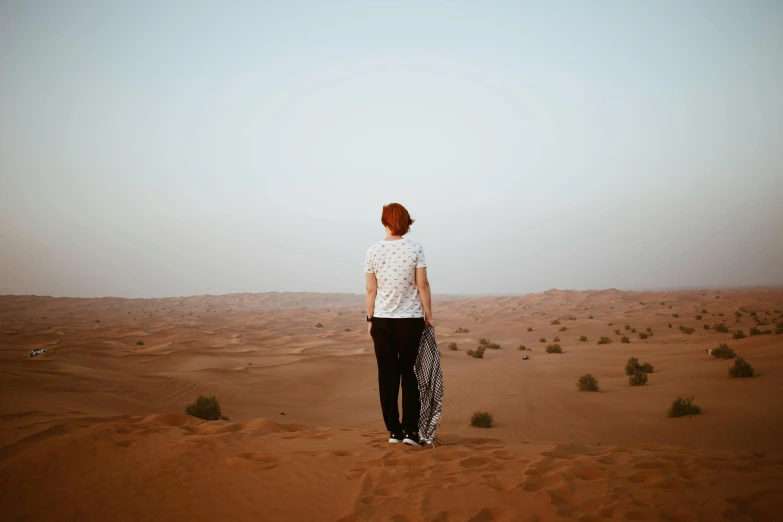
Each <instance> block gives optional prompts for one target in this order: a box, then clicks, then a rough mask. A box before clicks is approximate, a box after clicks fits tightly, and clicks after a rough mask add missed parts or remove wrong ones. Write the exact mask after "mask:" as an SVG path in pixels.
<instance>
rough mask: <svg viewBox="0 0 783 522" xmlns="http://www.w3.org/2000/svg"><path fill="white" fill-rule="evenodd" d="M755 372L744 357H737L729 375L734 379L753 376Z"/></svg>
mask: <svg viewBox="0 0 783 522" xmlns="http://www.w3.org/2000/svg"><path fill="white" fill-rule="evenodd" d="M753 373H754V372H753V366H751V365H750V363H749V362H748V361H746V360H745V359H743V358H742V357H737V360H736V361H734V366H732V367H731V368H729V377H731V378H732V379H735V378H739V379H745V378H747V377H753Z"/></svg>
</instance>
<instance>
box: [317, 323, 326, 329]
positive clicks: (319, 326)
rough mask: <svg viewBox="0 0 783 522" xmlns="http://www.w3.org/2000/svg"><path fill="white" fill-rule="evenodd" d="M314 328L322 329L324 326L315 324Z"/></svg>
mask: <svg viewBox="0 0 783 522" xmlns="http://www.w3.org/2000/svg"><path fill="white" fill-rule="evenodd" d="M315 327H316V328H323V327H324V325H322V324H321V323H317V324H316V325H315Z"/></svg>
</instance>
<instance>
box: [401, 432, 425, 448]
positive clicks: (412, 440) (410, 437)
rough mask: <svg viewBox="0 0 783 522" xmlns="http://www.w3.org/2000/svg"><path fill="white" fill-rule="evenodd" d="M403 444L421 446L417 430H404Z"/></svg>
mask: <svg viewBox="0 0 783 522" xmlns="http://www.w3.org/2000/svg"><path fill="white" fill-rule="evenodd" d="M402 442H403V444H408V445H409V446H421V445H422V442H421V439H420V438H419V432H418V431H411V432H405V438H404V439H403V440H402Z"/></svg>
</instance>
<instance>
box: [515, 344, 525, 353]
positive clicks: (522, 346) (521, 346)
mask: <svg viewBox="0 0 783 522" xmlns="http://www.w3.org/2000/svg"><path fill="white" fill-rule="evenodd" d="M517 350H522V351H525V350H527V347H526V346H525V345H524V344H520V345H519V348H517Z"/></svg>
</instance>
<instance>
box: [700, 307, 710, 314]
mask: <svg viewBox="0 0 783 522" xmlns="http://www.w3.org/2000/svg"><path fill="white" fill-rule="evenodd" d="M701 313H703V314H708V313H709V312H708V311H707V309H706V308H702V309H701Z"/></svg>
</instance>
